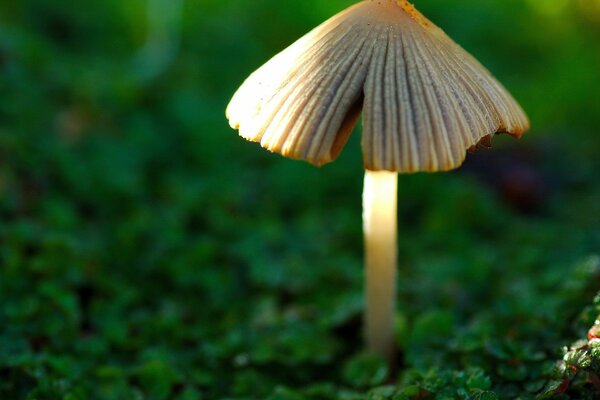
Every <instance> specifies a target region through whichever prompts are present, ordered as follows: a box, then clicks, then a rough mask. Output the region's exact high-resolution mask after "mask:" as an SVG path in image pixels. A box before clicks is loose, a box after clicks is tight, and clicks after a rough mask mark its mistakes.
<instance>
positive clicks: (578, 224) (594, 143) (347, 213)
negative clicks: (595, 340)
mask: <svg viewBox="0 0 600 400" xmlns="http://www.w3.org/2000/svg"><path fill="white" fill-rule="evenodd" d="M352 3H353V2H352V1H349V0H327V1H325V0H285V1H281V0H253V1H248V0H219V1H217V0H128V1H121V0H104V1H92V2H83V3H81V4H80V3H73V2H67V1H60V0H18V1H3V2H0V399H3V400H4V399H7V400H13V399H32V400H33V399H40V400H46V399H61V400H79V399H178V400H192V399H264V398H268V399H277V400H279V399H282V400H286V399H293V400H295V399H366V398H372V399H454V398H457V399H470V398H473V399H497V398H501V399H504V398H507V399H508V398H517V397H519V398H520V399H529V398H536V396H537V397H538V398H560V399H568V398H573V399H585V398H589V399H592V398H594V396H595V394H594V393H597V392H596V390H597V388H596V387H595V386H594V384H593V381H594V379H593V377H594V372H591V373H589V374H583V373H580V374H578V375H577V377H573V376H570V377H569V378H570V379H569V380H565V379H564V378H563V375H564V372H565V368H566V369H567V372H569V373H571V375H574V372H575V371H574V368H570V369H569V368H567V367H565V363H564V362H562V363H561V359H562V358H563V353H562V352H563V350H562V349H563V346H566V345H569V344H571V343H572V342H574V341H576V340H578V339H584V338H585V334H586V331H587V329H588V328H589V326H590V325H591V324H592V323H593V321H594V318H595V317H596V314H595V313H596V310H597V308H594V307H595V306H593V305H591V304H592V300H593V298H594V294H595V292H596V291H598V289H600V259H599V258H598V254H599V253H600V178H599V176H600V157H599V156H598V155H599V154H600V132H599V128H598V127H600V1H599V0H578V1H577V0H502V1H500V0H498V1H492V0H486V1H481V0H456V1H442V0H419V1H416V6H417V7H419V9H420V10H421V11H422V12H423V13H424V14H425V15H427V16H428V17H429V18H430V19H431V20H433V21H434V22H435V23H437V24H438V25H440V26H441V27H442V28H443V29H444V30H445V31H446V32H447V33H448V34H449V35H450V36H451V37H453V38H454V39H455V40H456V41H457V42H458V43H460V44H461V45H462V46H463V47H465V48H466V49H467V50H468V51H470V52H472V53H473V54H474V55H475V56H476V57H477V58H478V59H479V60H480V61H482V63H483V64H484V65H486V66H487V67H488V68H489V69H490V70H491V71H492V72H493V73H494V74H495V75H496V76H497V77H498V78H499V80H500V81H502V82H503V83H504V84H505V85H506V86H507V87H508V88H509V90H510V91H511V92H512V93H513V94H514V95H515V97H516V98H517V99H518V100H519V101H520V102H521V104H522V105H523V107H524V108H525V110H526V111H527V112H528V114H529V115H530V117H531V120H532V125H533V129H532V131H531V132H530V133H528V134H526V135H525V136H524V137H523V139H522V140H521V141H515V140H513V139H511V138H508V137H504V136H501V137H498V138H497V139H496V140H495V148H494V149H493V150H491V151H484V152H479V153H476V154H474V155H470V156H469V157H468V160H467V162H466V164H465V166H464V167H463V168H461V169H460V170H457V171H454V172H451V173H440V174H417V175H411V176H401V178H400V185H399V187H400V196H399V199H400V200H399V214H400V215H399V217H400V235H399V252H400V263H401V266H400V268H401V272H400V277H399V298H398V301H399V311H398V315H397V338H398V341H399V343H401V345H402V348H403V353H404V355H403V357H404V360H405V361H404V365H403V367H402V368H401V369H400V370H399V371H397V372H391V371H388V370H387V368H386V367H385V365H384V364H383V362H382V361H381V360H378V359H376V358H372V357H369V356H365V355H363V354H362V353H361V350H362V339H361V332H360V329H361V309H362V233H361V184H362V174H363V170H362V166H361V155H360V132H359V129H358V128H357V131H356V132H355V133H354V134H353V137H352V139H351V140H350V142H349V144H348V145H347V146H346V148H345V150H344V151H343V153H342V155H341V156H340V158H339V159H338V160H337V161H336V162H335V163H333V164H330V165H328V166H326V167H324V168H320V169H319V168H314V167H312V166H309V165H307V164H304V163H302V162H298V161H291V160H286V159H284V158H282V157H280V156H278V155H273V154H269V153H268V152H266V151H264V150H263V149H261V148H260V147H259V146H257V145H256V144H251V143H247V142H245V141H244V140H242V139H240V138H239V137H238V136H237V134H236V132H235V131H233V130H231V129H230V128H229V127H228V124H227V122H226V120H225V117H224V109H225V106H226V105H227V102H228V101H229V98H230V96H231V95H232V93H233V92H234V91H235V89H236V87H237V86H238V85H239V84H240V83H241V82H242V81H243V79H244V78H245V77H246V76H247V75H248V74H249V73H250V72H252V71H253V70H254V69H256V68H257V67H258V66H260V65H261V64H262V63H263V62H265V61H266V60H268V59H269V58H270V57H271V56H272V55H274V54H275V53H276V52H278V51H280V50H281V49H283V48H285V47H286V46H287V45H288V44H290V43H292V42H293V41H294V40H295V39H297V38H298V37H300V36H301V35H302V34H304V33H305V32H307V31H308V30H309V29H310V28H312V27H313V26H315V25H317V24H318V23H320V22H321V21H323V20H324V19H326V18H328V17H329V16H331V15H333V14H335V13H336V12H338V11H340V10H342V9H343V8H345V7H347V6H349V5H351V4H352ZM596 307H597V306H596ZM599 359H600V358H599ZM594 362H595V363H596V364H593V363H594ZM598 362H599V361H598V360H595V359H594V360H592V361H590V363H588V367H589V366H590V365H592V367H590V368H595V367H593V366H594V365H600V364H598ZM571 378H572V379H571ZM565 382H566V383H565ZM544 396H545V397H544Z"/></svg>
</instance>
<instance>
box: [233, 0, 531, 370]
mask: <svg viewBox="0 0 600 400" xmlns="http://www.w3.org/2000/svg"><path fill="white" fill-rule="evenodd" d="M361 110H362V112H363V133H362V151H363V159H364V167H365V170H366V171H365V181H364V193H363V208H364V209H363V221H364V234H365V252H366V257H365V262H366V272H365V274H366V298H367V300H366V316H365V324H366V327H365V334H366V341H367V348H368V349H369V350H370V351H372V352H374V353H377V354H380V355H382V356H384V357H386V358H387V359H388V360H389V361H390V362H391V363H393V357H394V356H393V355H394V338H393V320H394V318H393V317H394V309H395V297H396V264H397V242H396V238H397V210H396V209H397V204H396V203H397V198H396V196H397V181H398V173H414V172H420V171H428V172H433V171H447V170H451V169H454V168H457V167H459V166H460V165H461V164H462V163H463V161H464V159H465V157H466V152H467V151H468V150H474V149H476V148H478V147H489V146H490V145H491V138H492V135H493V134H495V133H509V134H511V135H513V136H515V137H517V138H518V137H520V136H521V134H522V133H523V132H525V131H526V130H527V129H528V128H529V121H528V118H527V116H526V115H525V113H524V112H523V110H522V109H521V107H520V106H519V105H518V104H517V102H516V101H515V100H514V99H513V98H512V97H511V95H510V94H509V93H508V91H507V90H506V89H505V88H504V87H503V86H502V85H501V84H500V83H499V82H498V81H497V80H496V79H495V78H494V77H493V76H492V75H491V74H490V72H489V71H488V70H487V69H485V68H484V67H483V66H482V65H481V64H480V63H479V62H478V61H477V60H475V58H473V57H472V56H471V55H470V54H468V53H467V52H466V51H465V50H463V49H462V48H461V47H460V46H459V45H457V44H456V43H455V42H453V41H452V39H450V38H449V37H448V36H447V35H446V34H445V33H444V32H443V31H442V30H441V29H440V28H438V27H437V26H435V25H434V24H433V23H432V22H431V21H429V20H428V19H427V18H426V17H424V16H423V15H422V14H421V13H420V12H419V11H417V10H416V9H415V7H414V6H413V5H412V4H410V3H409V2H408V1H406V0H365V1H362V2H360V3H358V4H356V5H354V6H352V7H350V8H348V9H346V10H344V11H342V12H340V13H339V14H337V15H335V16H334V17H332V18H330V19H329V20H327V21H326V22H324V23H323V24H321V25H320V26H318V27H317V28H315V29H313V30H312V31H311V32H309V33H308V34H306V35H305V36H304V37H302V38H301V39H299V40H298V41H297V42H295V43H294V44H292V45H291V46H290V47H288V48H287V49H285V50H283V51H282V52H281V53H279V54H278V55H276V56H275V57H273V58H272V59H271V60H270V61H268V62H267V63H266V64H265V65H263V66H262V67H261V68H259V69H258V70H257V71H256V72H254V73H253V74H252V75H250V77H249V78H248V79H246V81H245V82H244V83H243V84H242V86H241V87H240V88H239V89H238V90H237V92H236V93H235V95H234V96H233V98H232V100H231V102H230V104H229V106H228V107H227V111H226V114H227V118H228V119H229V123H230V125H231V127H232V128H234V129H239V133H240V135H241V136H242V137H244V138H246V139H248V140H250V141H253V142H259V143H260V144H261V145H262V146H263V147H264V148H266V149H268V150H270V151H273V152H277V153H280V154H282V155H284V156H286V157H290V158H294V159H301V160H305V161H308V162H309V163H311V164H314V165H317V166H321V165H323V164H326V163H328V162H331V161H333V160H334V159H335V158H336V157H337V156H338V154H339V153H340V151H341V150H342V148H343V147H344V145H345V143H346V141H347V140H348V137H349V135H350V133H351V132H352V129H353V127H354V125H355V124H356V121H357V119H358V117H359V114H360V112H361Z"/></svg>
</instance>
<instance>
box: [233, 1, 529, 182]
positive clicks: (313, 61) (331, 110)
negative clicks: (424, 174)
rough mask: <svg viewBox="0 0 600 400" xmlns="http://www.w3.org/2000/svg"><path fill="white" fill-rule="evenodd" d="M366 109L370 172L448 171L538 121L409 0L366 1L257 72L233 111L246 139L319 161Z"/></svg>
mask: <svg viewBox="0 0 600 400" xmlns="http://www.w3.org/2000/svg"><path fill="white" fill-rule="evenodd" d="M361 109H362V111H363V134H362V149H363V160H364V166H365V168H366V169H369V170H375V171H378V170H388V171H397V172H418V171H440V170H450V169H453V168H457V167H459V166H460V165H461V164H462V163H463V161H464V159H465V157H466V151H467V150H469V149H474V148H477V147H480V146H482V145H488V144H489V139H490V138H491V136H492V135H493V134H494V133H509V134H511V135H513V136H515V137H520V136H521V134H522V133H523V132H524V131H526V130H527V129H528V128H529V121H528V118H527V116H526V115H525V113H524V112H523V110H522V109H521V107H520V106H519V104H518V103H517V102H516V101H515V100H514V99H513V98H512V97H511V95H510V94H509V93H508V91H507V90H506V89H505V88H504V87H503V86H502V85H501V84H500V83H499V82H498V81H497V80H496V79H495V78H494V77H493V76H492V75H491V73H490V72H489V71H488V70H487V69H485V67H483V66H482V65H481V64H480V63H479V62H478V61H477V60H475V58H473V57H472V56H471V55H470V54H469V53H467V52H466V51H465V50H463V49H462V48H461V47H460V46H459V45H457V44H456V43H455V42H454V41H452V39H450V38H449V37H448V36H447V35H446V34H445V33H444V32H443V31H442V30H441V29H440V28H438V27H437V26H435V25H434V24H433V23H432V22H431V21H429V20H428V19H427V18H425V17H424V16H423V15H422V14H421V13H419V12H418V11H417V10H416V9H415V8H414V6H412V5H411V4H410V3H408V2H407V1H406V0H365V1H362V2H360V3H358V4H356V5H354V6H352V7H350V8H348V9H346V10H344V11H342V12H341V13H339V14H337V15H335V16H334V17H332V18H330V19H329V20H327V21H325V22H324V23H323V24H321V25H320V26H318V27H317V28H315V29H313V30H312V31H311V32H309V33H308V34H306V35H305V36H304V37H302V38H301V39H299V40H298V41H297V42H295V43H294V44H292V45H291V46H290V47H288V48H287V49H285V50H283V51H282V52H281V53H279V54H278V55H276V56H275V57H273V58H272V59H271V60H270V61H268V62H267V63H266V64H265V65H263V66H262V67H261V68H259V69H258V70H257V71H256V72H254V73H253V74H252V75H250V77H248V79H246V81H245V82H244V83H243V84H242V86H241V87H240V88H239V89H238V90H237V92H236V93H235V95H234V96H233V98H232V100H231V102H230V103H229V105H228V107H227V111H226V115H227V118H228V119H229V123H230V125H231V127H232V128H234V129H239V133H240V135H241V136H242V137H244V138H246V139H248V140H250V141H253V142H260V144H261V145H262V146H263V147H264V148H266V149H268V150H270V151H273V152H277V153H280V154H282V155H284V156H286V157H290V158H294V159H302V160H305V161H308V162H310V163H312V164H315V165H323V164H326V163H328V162H331V161H333V160H334V159H335V158H336V157H337V156H338V154H339V153H340V151H341V149H342V148H343V147H344V145H345V144H346V141H347V140H348V137H349V135H350V133H351V132H352V129H353V127H354V125H355V124H356V121H357V119H358V117H359V115H360V112H361Z"/></svg>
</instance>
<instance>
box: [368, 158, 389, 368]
mask: <svg viewBox="0 0 600 400" xmlns="http://www.w3.org/2000/svg"><path fill="white" fill-rule="evenodd" d="M397 191H398V174H397V173H396V172H388V171H369V170H367V171H365V183H364V190H363V230H364V235H365V267H366V270H365V275H366V297H367V299H366V312H365V335H366V341H367V350H368V351H370V352H372V353H375V354H379V355H381V356H383V357H385V358H386V360H388V362H389V363H390V366H392V367H393V365H394V350H395V346H394V310H395V305H396V269H397V267H396V264H397V242H396V239H397V235H398V233H397V196H398V194H397Z"/></svg>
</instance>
